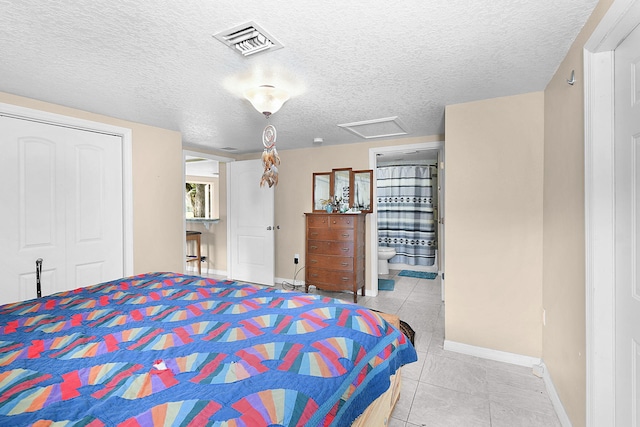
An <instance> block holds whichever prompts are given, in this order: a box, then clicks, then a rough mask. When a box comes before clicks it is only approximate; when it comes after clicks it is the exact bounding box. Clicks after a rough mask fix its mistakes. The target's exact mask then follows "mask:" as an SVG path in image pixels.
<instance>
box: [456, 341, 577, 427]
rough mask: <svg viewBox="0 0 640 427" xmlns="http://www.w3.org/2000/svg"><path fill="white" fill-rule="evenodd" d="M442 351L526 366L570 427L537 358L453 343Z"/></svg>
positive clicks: (557, 413)
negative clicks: (541, 384) (537, 378)
mask: <svg viewBox="0 0 640 427" xmlns="http://www.w3.org/2000/svg"><path fill="white" fill-rule="evenodd" d="M444 349H445V350H447V351H453V352H456V353H462V354H466V355H469V356H475V357H480V358H482V359H489V360H495V361H497V362H504V363H511V364H512V365H518V366H526V367H530V368H531V369H532V373H533V374H534V375H536V376H538V377H542V379H543V381H544V386H545V388H546V389H547V394H548V395H549V399H551V404H552V405H553V408H554V409H555V411H556V415H557V416H558V419H559V420H560V424H561V425H562V426H563V427H571V420H570V419H569V416H568V415H567V412H566V411H565V409H564V406H562V402H561V401H560V396H558V392H557V391H556V388H555V386H554V385H553V381H552V380H551V375H549V370H548V369H547V366H546V365H545V364H544V361H542V359H540V358H538V357H531V356H524V355H521V354H515V353H509V352H506V351H500V350H493V349H490V348H485V347H476V346H474V345H469V344H463V343H459V342H455V341H449V340H445V341H444Z"/></svg>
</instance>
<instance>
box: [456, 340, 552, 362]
mask: <svg viewBox="0 0 640 427" xmlns="http://www.w3.org/2000/svg"><path fill="white" fill-rule="evenodd" d="M444 349H445V350H448V351H454V352H456V353H462V354H468V355H469V356H476V357H480V358H482V359H489V360H495V361H497V362H505V363H511V364H512V365H519V366H527V367H530V368H533V367H534V366H535V365H539V364H540V362H541V360H540V358H539V357H531V356H524V355H521V354H515V353H508V352H506V351H500V350H493V349H490V348H485V347H476V346H474V345H469V344H463V343H459V342H455V341H449V340H445V341H444Z"/></svg>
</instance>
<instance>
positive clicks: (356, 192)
mask: <svg viewBox="0 0 640 427" xmlns="http://www.w3.org/2000/svg"><path fill="white" fill-rule="evenodd" d="M372 181H373V171H372V170H362V171H353V203H352V204H351V206H352V207H353V208H354V209H356V210H359V211H361V212H365V213H369V212H372V211H373V209H372V208H371V199H372V196H373V188H372V187H371V182H372Z"/></svg>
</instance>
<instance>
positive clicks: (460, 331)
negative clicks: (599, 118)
mask: <svg viewBox="0 0 640 427" xmlns="http://www.w3.org/2000/svg"><path fill="white" fill-rule="evenodd" d="M543 106H544V95H543V93H542V92H537V93H531V94H525V95H518V96H511V97H505V98H496V99H489V100H485V101H479V102H472V103H467V104H458V105H451V106H447V108H446V113H445V116H446V129H445V136H446V140H445V160H446V164H445V174H446V183H447V184H446V194H445V212H446V215H445V227H446V244H445V258H446V260H447V264H446V281H445V286H446V289H445V295H446V304H447V310H446V320H445V325H446V326H445V328H446V330H445V337H446V339H447V340H450V341H454V342H460V343H465V344H470V345H473V346H478V347H485V348H490V349H494V350H500V351H505V352H510V353H516V354H520V355H527V356H534V357H540V356H541V355H542V326H541V309H542V177H543V164H542V162H543V145H544V141H543V130H544V122H543V116H544V112H543Z"/></svg>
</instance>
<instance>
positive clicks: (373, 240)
mask: <svg viewBox="0 0 640 427" xmlns="http://www.w3.org/2000/svg"><path fill="white" fill-rule="evenodd" d="M408 165H432V168H430V171H431V174H432V179H433V181H435V182H436V183H435V184H434V186H433V199H434V202H435V203H434V209H433V212H434V216H433V220H434V234H435V236H434V243H433V244H434V246H435V253H434V252H433V251H432V250H431V251H429V252H430V255H429V257H431V258H433V257H434V255H435V257H434V258H435V259H434V260H433V261H434V263H433V264H434V265H433V266H420V265H410V264H405V263H404V262H405V261H406V260H407V258H406V257H401V256H398V257H394V258H395V259H394V258H392V259H391V260H390V261H391V262H392V263H391V264H390V265H389V267H390V268H391V269H410V270H414V271H428V272H435V273H437V274H438V275H439V276H441V278H442V279H444V274H443V273H444V256H443V254H444V250H443V249H444V220H443V219H444V143H443V142H442V141H438V142H425V143H418V144H408V145H398V146H392V147H379V148H372V149H370V150H369V167H370V168H371V169H372V170H373V171H374V179H373V181H374V189H373V192H374V199H375V203H373V212H372V213H371V215H370V217H371V219H370V224H371V226H370V236H369V246H370V253H371V256H372V257H375V258H372V259H373V262H371V263H370V265H371V271H370V274H371V281H372V290H374V295H377V292H378V274H379V273H378V246H379V242H380V240H379V233H378V227H379V221H378V219H379V218H378V180H379V178H380V176H379V175H382V174H384V173H385V172H383V170H382V169H381V170H379V169H378V168H380V167H388V166H408ZM385 169H388V168H385ZM383 216H384V213H383ZM382 234H385V233H384V232H383V233H382ZM382 234H381V236H382ZM382 238H383V240H384V239H385V238H386V237H384V236H382ZM396 261H397V262H400V263H394V262H396ZM409 263H410V262H409ZM443 283H444V280H443ZM443 288H444V287H443ZM443 299H444V294H443Z"/></svg>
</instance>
